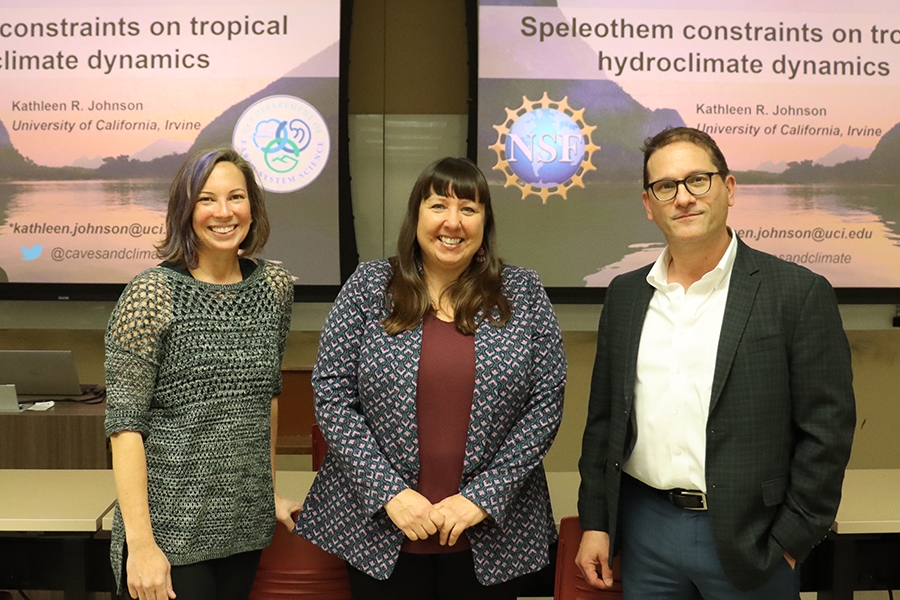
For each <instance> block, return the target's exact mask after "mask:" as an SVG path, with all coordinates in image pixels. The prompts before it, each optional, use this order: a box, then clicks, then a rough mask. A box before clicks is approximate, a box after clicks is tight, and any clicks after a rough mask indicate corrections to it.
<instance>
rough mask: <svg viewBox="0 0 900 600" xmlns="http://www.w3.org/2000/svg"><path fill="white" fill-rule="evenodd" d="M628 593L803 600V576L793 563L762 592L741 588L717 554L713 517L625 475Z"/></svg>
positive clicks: (646, 597)
mask: <svg viewBox="0 0 900 600" xmlns="http://www.w3.org/2000/svg"><path fill="white" fill-rule="evenodd" d="M619 507H620V508H619V510H620V511H621V513H622V526H621V532H622V557H621V560H622V590H623V592H624V595H625V600H629V599H634V600H656V599H659V600H700V599H701V598H707V599H710V600H797V599H798V598H799V597H800V577H799V574H798V572H797V571H794V570H792V569H791V567H790V565H788V563H787V561H786V560H785V561H783V563H784V564H781V565H779V567H778V569H776V571H775V573H774V574H773V575H772V577H771V578H770V579H769V581H767V582H766V583H764V584H763V585H762V586H760V587H759V588H756V589H754V590H750V591H747V592H745V591H742V590H739V589H737V588H736V587H735V586H734V585H733V584H732V583H731V582H730V581H729V580H728V577H727V576H726V575H725V571H724V570H723V569H722V563H721V562H720V561H719V556H718V555H717V554H716V547H715V542H714V541H713V536H712V529H711V528H710V524H709V513H707V512H706V511H691V510H685V509H683V508H677V507H675V506H673V505H672V504H671V503H670V502H669V501H668V500H666V499H664V498H662V497H660V496H659V495H658V494H656V493H654V492H651V491H649V489H648V488H647V487H646V486H644V484H642V483H639V482H637V481H636V480H634V479H632V478H631V477H628V476H627V475H626V476H623V477H622V500H621V502H620V503H619Z"/></svg>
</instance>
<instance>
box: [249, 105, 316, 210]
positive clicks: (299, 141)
mask: <svg viewBox="0 0 900 600" xmlns="http://www.w3.org/2000/svg"><path fill="white" fill-rule="evenodd" d="M232 143H233V144H234V147H235V148H236V149H237V150H238V151H239V152H240V153H241V154H242V155H243V156H244V158H246V159H247V160H249V161H250V163H251V164H252V165H253V166H254V168H255V169H256V172H257V174H258V175H259V179H260V184H261V185H262V186H263V187H264V188H265V189H266V191H270V192H278V193H287V192H293V191H295V190H299V189H300V188H303V187H306V186H307V185H309V184H310V183H312V182H313V181H314V180H315V179H316V177H318V176H319V175H320V174H321V173H322V170H323V169H324V168H325V165H326V163H327V162H328V151H329V149H330V148H331V139H330V137H329V135H328V125H327V123H325V119H324V118H322V115H321V114H319V111H317V110H316V109H315V108H314V107H313V106H312V105H311V104H310V103H308V102H306V101H304V100H301V99H300V98H296V97H294V96H286V95H278V96H268V97H266V98H263V99H262V100H258V101H257V102H254V103H253V104H251V105H250V106H249V107H248V108H247V110H245V111H244V114H242V115H241V117H240V118H239V119H238V121H237V124H236V125H235V126H234V134H233V136H232Z"/></svg>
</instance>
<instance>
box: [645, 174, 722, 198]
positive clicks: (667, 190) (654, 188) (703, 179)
mask: <svg viewBox="0 0 900 600" xmlns="http://www.w3.org/2000/svg"><path fill="white" fill-rule="evenodd" d="M713 175H721V173H720V172H719V171H710V172H709V173H693V174H691V175H688V176H687V177H685V178H684V179H660V180H659V181H654V182H653V183H651V184H650V185H648V186H647V189H649V190H650V191H651V192H653V196H654V197H655V198H656V199H657V200H659V201H660V202H669V201H670V200H673V199H674V198H675V196H677V195H678V186H679V185H681V184H682V183H683V184H684V189H686V190H687V191H688V193H689V194H691V195H692V196H702V195H703V194H705V193H707V192H708V191H709V190H710V188H711V187H712V178H713Z"/></svg>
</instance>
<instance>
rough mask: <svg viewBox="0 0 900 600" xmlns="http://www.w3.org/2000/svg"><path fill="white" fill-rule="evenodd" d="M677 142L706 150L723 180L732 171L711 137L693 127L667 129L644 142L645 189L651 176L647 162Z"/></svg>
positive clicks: (642, 148) (642, 149)
mask: <svg viewBox="0 0 900 600" xmlns="http://www.w3.org/2000/svg"><path fill="white" fill-rule="evenodd" d="M675 142H689V143H691V144H695V145H697V146H700V147H701V148H704V149H706V151H707V152H709V156H710V158H711V159H712V162H713V166H715V168H716V171H718V172H719V173H720V174H721V176H722V179H724V178H725V177H727V176H728V175H729V174H730V173H731V171H729V170H728V163H727V162H726V161H725V155H724V154H722V151H721V150H719V145H718V144H716V141H715V140H714V139H712V137H710V135H709V134H708V133H706V132H704V131H700V130H699V129H694V128H693V127H667V128H666V129H663V130H662V131H660V132H659V133H657V134H656V135H654V136H653V137H650V138H647V139H646V140H644V145H643V147H641V151H642V152H643V153H644V189H647V186H649V185H650V174H649V173H647V162H648V161H649V160H650V157H651V156H652V155H653V153H654V152H656V151H657V150H659V149H660V148H663V147H665V146H668V145H669V144H673V143H675Z"/></svg>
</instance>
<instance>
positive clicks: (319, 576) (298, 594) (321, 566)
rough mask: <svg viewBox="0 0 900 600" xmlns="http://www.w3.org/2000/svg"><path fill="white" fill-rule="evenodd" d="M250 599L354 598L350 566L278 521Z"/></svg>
mask: <svg viewBox="0 0 900 600" xmlns="http://www.w3.org/2000/svg"><path fill="white" fill-rule="evenodd" d="M249 600H351V599H350V581H349V579H348V578H347V565H346V564H345V563H344V561H343V560H341V559H340V558H338V557H336V556H334V555H331V554H328V553H327V552H325V551H324V550H322V549H321V548H318V547H317V546H314V545H313V544H312V543H310V542H309V541H307V540H306V539H304V538H302V537H300V536H299V535H296V534H294V533H291V532H289V531H288V530H287V529H285V528H284V526H283V525H281V523H278V524H276V525H275V535H274V536H273V537H272V543H271V544H270V545H269V547H268V548H266V549H265V550H263V551H262V556H261V557H260V559H259V569H258V570H257V571H256V579H255V580H254V582H253V589H252V590H251V591H250V596H249Z"/></svg>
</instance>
